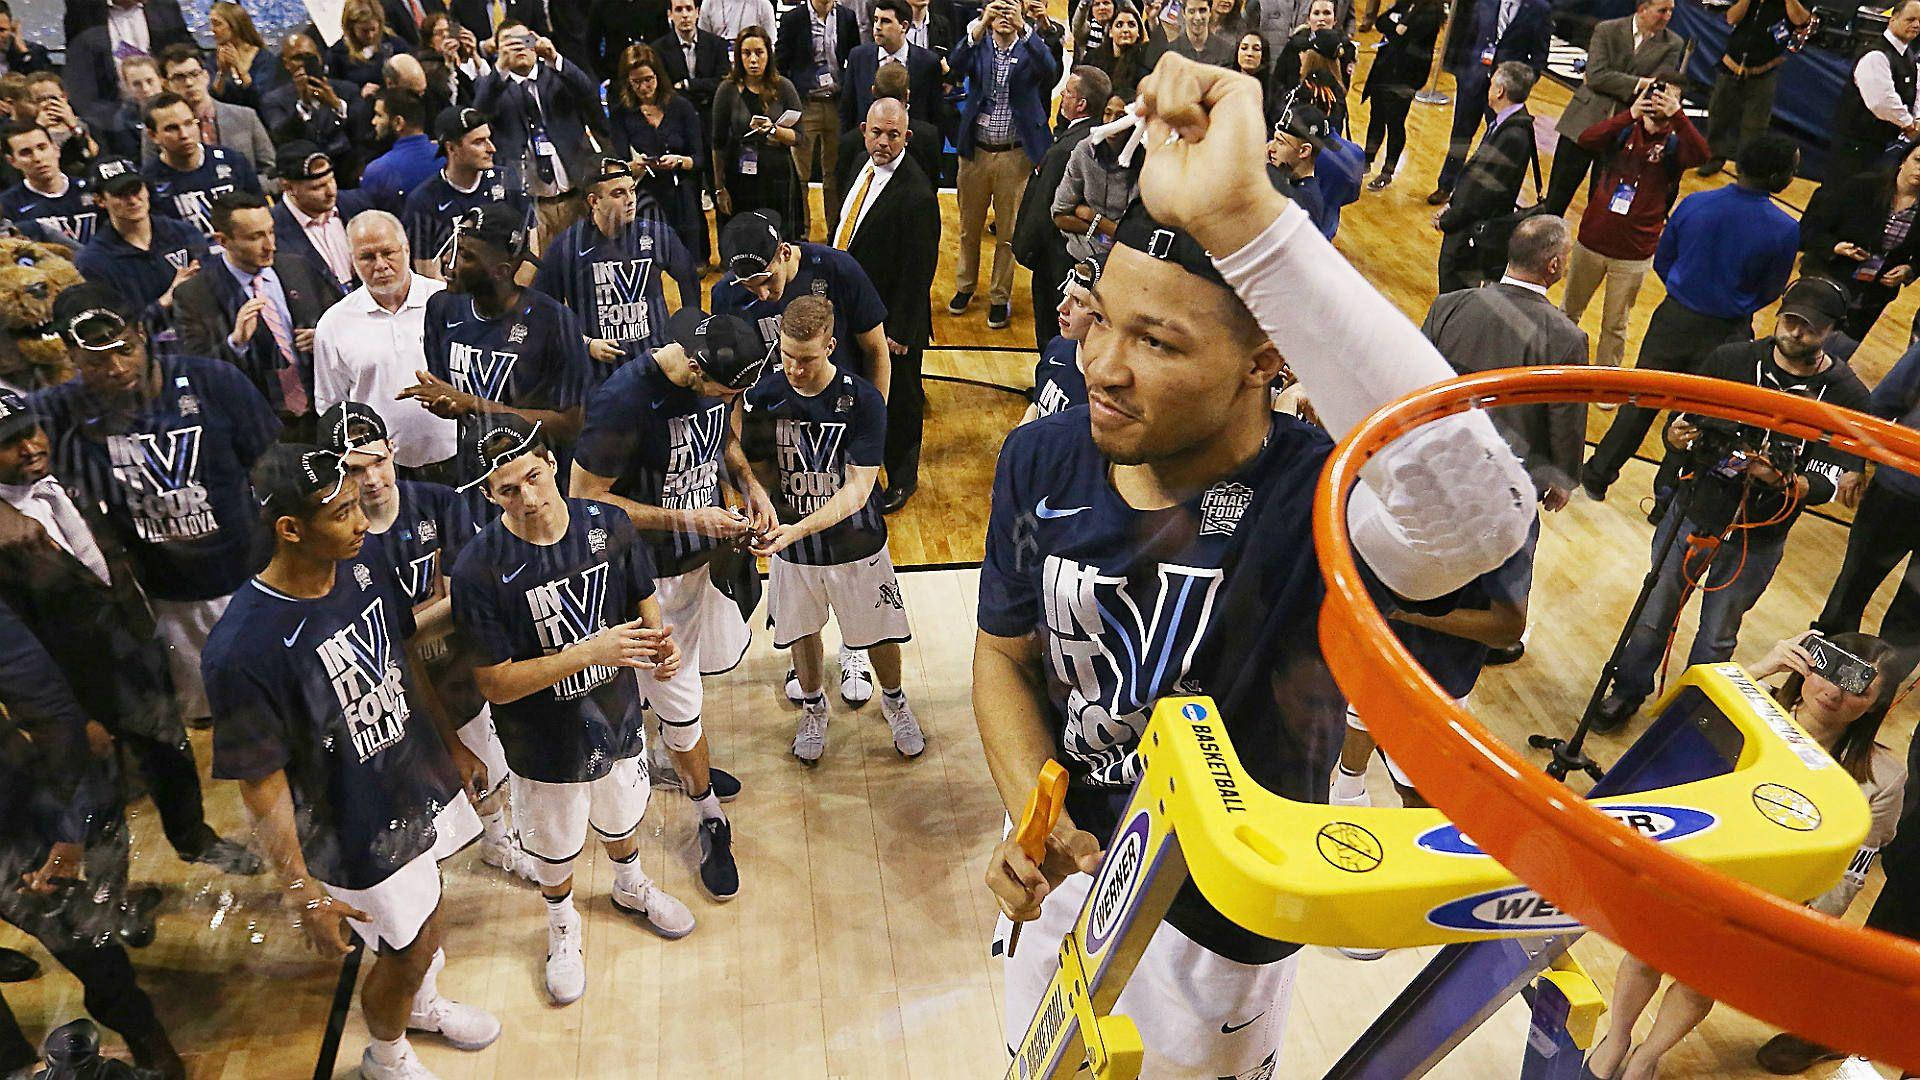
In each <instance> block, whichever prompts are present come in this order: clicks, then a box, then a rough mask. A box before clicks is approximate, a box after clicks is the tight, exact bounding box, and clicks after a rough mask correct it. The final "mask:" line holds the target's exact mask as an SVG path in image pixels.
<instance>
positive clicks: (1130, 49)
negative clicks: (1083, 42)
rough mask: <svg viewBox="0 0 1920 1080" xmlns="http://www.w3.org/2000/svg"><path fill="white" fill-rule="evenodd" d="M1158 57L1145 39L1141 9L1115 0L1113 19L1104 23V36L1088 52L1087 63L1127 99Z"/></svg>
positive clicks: (1123, 0) (1132, 94) (1127, 1)
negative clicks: (1097, 69) (1104, 73)
mask: <svg viewBox="0 0 1920 1080" xmlns="http://www.w3.org/2000/svg"><path fill="white" fill-rule="evenodd" d="M1157 58H1158V57H1157V55H1156V53H1155V52H1154V48H1153V46H1152V44H1151V43H1149V42H1148V41H1147V40H1146V27H1145V24H1144V23H1142V21H1141V17H1140V9H1139V8H1137V7H1135V6H1133V2H1132V0H1115V6H1114V11H1113V22H1112V23H1111V24H1110V25H1109V26H1108V27H1107V40H1106V41H1104V42H1102V43H1101V45H1100V47H1099V48H1097V49H1094V50H1093V52H1092V53H1091V54H1090V55H1088V57H1087V63H1089V64H1092V65H1093V66H1094V67H1097V68H1099V69H1100V70H1101V71H1104V72H1106V73H1107V77H1108V78H1109V79H1112V80H1113V92H1114V93H1115V94H1117V95H1119V96H1120V97H1122V98H1125V99H1126V100H1128V101H1132V100H1133V96H1134V94H1135V93H1136V92H1137V91H1138V90H1139V88H1140V80H1141V79H1144V78H1146V77H1147V74H1148V73H1149V72H1151V71H1152V70H1153V62H1154V60H1156V59H1157Z"/></svg>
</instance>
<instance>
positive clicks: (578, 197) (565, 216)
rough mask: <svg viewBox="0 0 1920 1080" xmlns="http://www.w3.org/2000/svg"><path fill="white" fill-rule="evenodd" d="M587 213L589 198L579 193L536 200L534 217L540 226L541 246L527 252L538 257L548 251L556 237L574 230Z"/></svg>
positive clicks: (531, 247)
mask: <svg viewBox="0 0 1920 1080" xmlns="http://www.w3.org/2000/svg"><path fill="white" fill-rule="evenodd" d="M586 212H587V197H586V196H585V195H582V194H580V193H579V192H577V191H575V192H570V193H568V194H566V195H562V196H560V197H558V198H553V199H535V200H534V203H533V217H534V220H535V221H536V222H538V223H539V225H540V236H539V246H538V247H533V246H529V247H528V249H527V250H529V251H531V252H533V253H534V254H536V255H538V254H539V253H540V252H543V251H545V250H547V245H548V244H551V243H553V239H554V237H556V236H559V235H560V234H561V233H563V232H566V231H567V230H568V229H570V228H572V227H573V223H574V222H576V221H579V220H580V219H581V218H582V217H584V216H585V215H586Z"/></svg>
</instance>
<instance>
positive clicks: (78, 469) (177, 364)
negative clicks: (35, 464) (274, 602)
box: [32, 356, 280, 600]
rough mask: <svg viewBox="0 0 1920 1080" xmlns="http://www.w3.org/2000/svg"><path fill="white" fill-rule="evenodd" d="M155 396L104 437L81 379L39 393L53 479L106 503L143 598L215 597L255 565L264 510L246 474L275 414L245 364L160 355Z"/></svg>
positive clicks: (273, 430) (268, 439)
mask: <svg viewBox="0 0 1920 1080" xmlns="http://www.w3.org/2000/svg"><path fill="white" fill-rule="evenodd" d="M153 362H154V363H155V364H157V365H158V367H159V383H160V388H159V393H158V394H157V395H156V396H155V397H154V398H153V400H151V401H149V402H147V403H146V405H145V407H144V408H142V409H140V410H139V411H138V412H136V413H134V414H133V415H132V416H130V417H128V418H127V419H126V420H125V421H124V422H123V423H121V424H118V425H116V430H114V431H107V430H104V429H103V428H102V426H101V424H100V423H99V422H97V421H96V420H95V419H94V417H93V416H92V414H91V409H90V406H89V395H88V394H87V392H86V389H85V387H84V386H82V385H81V382H80V379H79V377H78V376H75V377H74V378H72V379H69V380H68V381H66V382H64V383H61V384H60V385H59V386H53V387H48V388H47V389H45V390H42V391H40V392H39V393H37V394H35V395H34V396H33V399H32V404H33V411H34V412H35V413H36V414H38V415H39V417H40V421H41V423H42V424H43V425H44V426H45V427H46V430H47V435H48V437H49V438H50V439H52V441H53V461H54V472H55V473H57V474H58V475H59V476H60V477H61V478H62V479H64V480H66V481H67V483H69V484H73V485H75V486H76V487H78V488H79V489H80V490H81V492H83V493H84V494H85V495H86V497H87V498H89V499H93V500H97V501H99V502H101V503H103V504H105V506H106V509H107V515H108V518H109V519H110V520H111V521H112V522H113V524H114V525H115V526H116V527H118V529H119V531H120V535H121V538H122V539H123V540H124V541H125V542H126V544H127V551H128V554H129V555H130V556H132V558H133V567H134V574H135V576H136V577H138V578H139V580H140V584H141V586H142V587H143V588H145V589H146V591H147V595H149V596H152V597H154V598H155V599H159V600H210V599H213V598H214V597H219V596H226V595H228V594H230V593H232V592H233V591H234V590H235V589H237V588H239V587H240V586H241V584H242V583H243V582H245V581H246V579H247V574H248V572H249V571H250V570H252V569H253V557H254V550H253V540H254V534H255V532H256V531H257V530H258V528H259V507H258V505H257V504H256V503H255V502H254V501H253V485H252V481H251V480H250V479H249V476H248V474H249V471H250V470H251V469H252V468H253V463H254V461H256V460H257V459H258V458H259V457H260V455H261V454H262V453H263V452H265V450H266V449H267V447H269V446H271V445H273V441H274V439H275V438H277V437H278V436H279V434H280V419H279V417H277V416H275V415H274V413H273V408H272V407H271V406H269V405H268V404H267V401H266V399H265V398H263V397H261V396H260V391H258V390H256V389H254V386H253V384H252V383H251V382H248V381H247V377H246V376H245V375H243V374H241V373H240V369H239V368H236V367H234V366H233V365H232V364H225V363H221V362H220V361H218V360H208V359H206V358H204V357H199V356H155V357H154V358H153Z"/></svg>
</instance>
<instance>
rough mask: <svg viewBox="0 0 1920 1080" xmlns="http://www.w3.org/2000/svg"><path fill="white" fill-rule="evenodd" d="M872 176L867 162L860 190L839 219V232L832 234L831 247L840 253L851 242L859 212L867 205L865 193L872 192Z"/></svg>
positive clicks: (870, 166) (871, 165) (855, 193)
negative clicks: (837, 249)
mask: <svg viewBox="0 0 1920 1080" xmlns="http://www.w3.org/2000/svg"><path fill="white" fill-rule="evenodd" d="M873 174H874V168H873V162H871V161H869V162H867V167H866V169H865V170H863V173H862V175H861V177H860V190H858V191H856V192H854V193H853V205H852V206H849V207H847V212H846V213H845V214H843V215H841V217H840V231H839V232H837V233H835V234H834V237H833V246H834V247H837V248H839V249H840V250H841V251H845V250H847V245H848V244H849V243H851V242H852V241H853V227H854V225H855V224H856V223H857V222H859V220H860V211H861V210H862V209H864V208H865V207H866V205H867V192H869V191H872V190H873Z"/></svg>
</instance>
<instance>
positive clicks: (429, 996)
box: [413, 949, 447, 1013]
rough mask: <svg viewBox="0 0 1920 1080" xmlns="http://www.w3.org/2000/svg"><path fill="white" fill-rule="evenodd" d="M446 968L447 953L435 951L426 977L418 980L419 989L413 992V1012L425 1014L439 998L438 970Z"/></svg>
mask: <svg viewBox="0 0 1920 1080" xmlns="http://www.w3.org/2000/svg"><path fill="white" fill-rule="evenodd" d="M446 966H447V951H446V950H445V949H435V950H434V951H433V962H432V963H431V964H428V965H427V974H426V977H425V978H423V979H421V980H420V989H418V990H415V991H414V992H413V1011H414V1012H416V1013H423V1012H426V1011H427V1009H428V1007H429V1006H431V1005H432V1004H433V1002H434V999H435V998H437V997H439V996H440V969H441V968H444V967H446Z"/></svg>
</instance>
